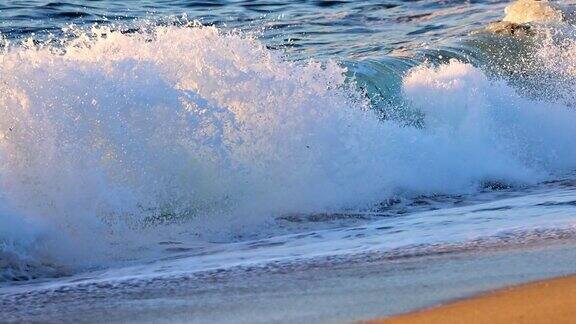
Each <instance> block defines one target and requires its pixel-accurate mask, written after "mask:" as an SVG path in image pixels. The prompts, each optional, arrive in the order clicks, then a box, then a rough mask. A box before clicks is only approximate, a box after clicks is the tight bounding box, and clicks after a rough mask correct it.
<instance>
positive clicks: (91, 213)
mask: <svg viewBox="0 0 576 324" xmlns="http://www.w3.org/2000/svg"><path fill="white" fill-rule="evenodd" d="M344 73H345V69H344V68H342V67H340V66H339V65H338V64H336V63H334V62H328V63H325V64H320V63H318V62H314V61H309V62H288V61H286V60H284V59H283V58H282V57H281V55H280V54H279V53H276V52H273V51H270V50H268V49H267V48H266V47H265V46H264V45H263V44H262V43H260V42H259V41H258V40H255V39H252V38H250V37H247V36H245V35H241V34H235V33H223V32H221V31H219V30H217V29H216V28H212V27H199V26H196V27H194V28H184V27H156V28H153V30H152V31H149V32H141V33H133V34H123V33H120V32H113V31H111V30H109V29H106V28H95V29H94V30H92V32H90V33H80V34H79V35H78V36H77V37H75V38H73V39H72V40H68V41H66V42H65V43H64V45H62V47H55V46H51V45H44V46H36V45H33V44H32V43H31V42H29V43H28V45H27V46H14V47H11V48H9V49H8V50H7V51H6V52H5V53H3V54H1V55H0V161H1V163H0V166H1V169H0V199H1V201H2V204H3V206H5V212H3V213H2V214H0V227H1V229H0V242H1V243H2V245H1V246H2V248H1V249H0V251H2V252H0V253H3V254H2V255H0V257H2V258H3V259H6V260H8V258H7V257H6V258H4V257H3V255H8V254H10V255H12V256H14V255H18V256H19V257H17V259H18V262H19V263H20V264H25V265H26V266H25V267H24V268H26V267H28V268H29V267H30V266H32V267H48V268H50V269H59V268H63V269H64V270H62V271H70V270H74V269H77V268H85V267H90V266H98V265H103V264H106V263H107V262H114V261H117V260H126V259H130V258H138V257H139V256H140V255H146V254H147V253H151V252H150V251H147V250H143V249H141V247H143V246H146V244H145V242H147V241H148V240H149V239H150V237H154V238H155V239H158V238H165V236H163V235H165V233H166V232H163V231H162V228H163V227H161V226H158V225H157V224H158V223H159V222H162V221H175V220H177V221H178V222H179V223H180V224H179V225H178V231H177V232H174V231H172V232H171V234H169V235H170V236H178V235H197V236H200V237H203V236H210V235H216V236H219V237H225V236H226V235H228V233H230V232H232V233H235V232H238V231H250V230H251V228H253V227H254V226H257V225H258V224H263V223H266V222H267V221H268V220H270V219H271V218H272V217H274V216H278V215H282V214H286V213H311V212H324V211H330V210H338V209H341V208H353V207H365V206H367V205H369V204H371V203H375V202H378V201H379V200H381V199H384V198H386V197H388V196H390V195H392V194H406V195H411V194H430V193H461V192H472V191H474V190H476V189H477V188H478V186H479V185H480V184H481V183H482V182H483V181H502V182H511V183H533V182H536V181H539V180H543V179H546V178H547V177H549V176H550V175H552V174H557V173H561V172H564V171H569V170H573V169H574V167H575V166H576V148H575V146H574V145H573V143H572V141H573V139H574V138H575V136H576V127H574V125H575V124H576V112H574V111H573V110H571V109H569V108H568V107H566V106H565V105H561V104H556V103H550V102H544V101H541V102H538V101H530V100H528V99H525V98H523V97H521V96H520V95H518V94H517V93H516V92H515V91H514V89H512V88H511V87H510V86H508V85H506V84H505V83H504V82H499V81H492V80H489V79H488V78H487V77H486V76H485V75H484V74H483V73H482V71H481V70H479V69H477V68H474V67H472V66H471V65H468V64H464V63H460V62H457V61H452V62H450V63H449V64H447V65H443V66H440V67H437V68H435V67H430V66H422V67H419V68H417V69H415V70H413V71H411V72H410V73H409V74H408V75H407V76H406V77H405V79H404V82H403V95H404V97H405V99H406V102H408V103H410V104H411V105H413V106H414V108H416V109H419V110H420V111H422V112H423V113H424V116H425V117H424V121H425V123H424V127H423V128H414V127H406V126H404V125H403V124H401V123H398V122H397V121H383V120H380V119H379V118H378V117H377V114H375V113H374V112H372V111H371V110H370V109H369V102H368V101H367V100H366V99H365V98H364V96H363V95H362V94H361V93H360V91H357V90H356V89H355V88H354V86H353V84H350V83H348V82H347V81H346V78H345V76H344ZM159 233H160V234H159ZM162 233H164V234H162ZM178 233H185V234H178ZM166 235H168V234H166ZM166 237H167V236H166ZM127 251H130V252H129V253H128V252H127ZM12 259H13V258H11V259H10V260H12ZM29 260H33V261H29ZM11 264H14V262H11ZM6 268H11V269H12V270H14V268H15V266H8V267H6ZM20 268H22V267H20ZM12 270H11V271H12Z"/></svg>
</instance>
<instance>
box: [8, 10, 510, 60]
mask: <svg viewBox="0 0 576 324" xmlns="http://www.w3.org/2000/svg"><path fill="white" fill-rule="evenodd" d="M506 3H507V1H430V0H421V1H259V0H256V1H136V0H129V1H100V0H96V1H35V0H33V1H14V0H6V1H3V2H2V3H1V4H0V32H1V33H2V34H4V35H5V36H6V37H8V38H20V37H27V36H29V35H31V34H33V33H35V34H37V35H38V34H45V33H47V32H51V33H56V34H57V33H58V32H59V31H60V29H61V28H62V27H63V26H66V25H68V24H78V25H92V24H114V25H118V26H124V28H130V27H134V23H133V21H134V20H142V19H151V20H154V21H156V20H157V21H165V22H170V21H171V20H172V22H173V19H170V18H169V17H182V16H186V17H187V19H188V20H199V21H201V22H202V23H204V24H213V25H216V26H219V27H223V28H226V29H227V28H238V29H241V30H244V31H251V32H257V33H260V32H262V34H263V36H262V38H263V39H265V40H266V43H267V44H269V46H271V47H275V48H284V49H286V50H287V51H288V52H289V53H290V55H291V56H293V57H295V58H309V57H313V58H337V59H358V58H378V57H381V56H383V55H387V54H389V53H403V52H405V51H409V50H412V49H415V48H422V47H427V46H429V47H435V46H437V45H438V44H439V43H441V42H444V41H448V40H455V39H457V38H459V37H462V36H465V35H467V34H468V33H469V32H470V31H471V30H474V29H479V28H482V27H484V26H486V24H487V23H488V22H491V21H494V20H497V19H499V18H500V17H501V16H502V11H503V8H504V6H505V5H506Z"/></svg>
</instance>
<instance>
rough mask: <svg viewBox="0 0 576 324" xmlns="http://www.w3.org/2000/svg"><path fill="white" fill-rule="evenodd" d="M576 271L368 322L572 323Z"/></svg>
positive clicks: (575, 295)
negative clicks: (575, 272)
mask: <svg viewBox="0 0 576 324" xmlns="http://www.w3.org/2000/svg"><path fill="white" fill-rule="evenodd" d="M574 318H576V274H572V275H567V276H561V277H556V278H551V279H545V280H538V281H533V282H529V283H525V284H518V285H512V286H508V287H504V288H500V289H496V290H494V291H491V292H487V293H481V294H479V295H476V296H472V297H470V298H467V299H462V300H456V301H454V302H450V303H446V304H441V305H438V306H434V307H431V308H425V309H421V310H417V311H414V312H410V313H406V314H400V315H395V316H390V317H384V318H380V319H373V320H367V321H361V323H367V324H403V323H410V324H418V323H426V324H435V323H443V324H444V323H445V324H450V323H474V324H484V323H559V324H562V323H573V320H574Z"/></svg>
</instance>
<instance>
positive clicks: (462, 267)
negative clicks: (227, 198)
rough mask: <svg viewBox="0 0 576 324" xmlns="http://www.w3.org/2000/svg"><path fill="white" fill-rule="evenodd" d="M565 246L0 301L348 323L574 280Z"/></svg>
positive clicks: (46, 309) (34, 316) (1, 298)
mask: <svg viewBox="0 0 576 324" xmlns="http://www.w3.org/2000/svg"><path fill="white" fill-rule="evenodd" d="M575 246H576V242H564V243H563V244H558V245H555V244H553V245H546V246H532V247H524V248H520V247H516V248H514V249H504V250H496V251H468V252H463V253H454V254H452V253H450V254H444V255H436V256H430V257H422V258H420V257H417V258H411V259H400V260H378V261H374V260H370V259H367V260H365V262H352V263H334V264H323V265H322V266H320V267H312V268H310V267H306V268H300V269H298V268H290V267H288V268H284V269H276V270H275V271H272V272H260V271H256V272H254V271H246V272H244V271H240V272H229V273H220V274H215V275H214V276H212V275H207V276H203V277H190V276H187V275H186V274H183V275H182V276H178V277H174V278H156V279H153V278H151V279H145V278H140V279H130V280H127V281H124V282H118V281H98V282H94V283H82V282H76V283H75V284H72V285H58V284H56V283H54V282H52V283H47V285H45V286H44V288H43V289H39V290H36V289H32V288H33V287H30V286H28V285H24V286H20V287H18V288H17V287H13V288H14V289H10V288H9V287H4V288H0V305H3V306H2V307H3V309H4V315H5V319H6V320H9V321H24V322H34V321H48V322H60V321H68V322H69V321H78V322H95V323H127V322H128V323H130V322H150V321H156V322H176V323H180V322H185V323H206V322H218V323H270V322H275V323H294V322H339V323H340V322H354V321H357V320H358V319H371V318H373V319H378V318H385V317H386V316H392V315H395V314H404V313H407V312H411V311H414V310H418V309H424V308H428V307H433V306H435V305H439V304H443V303H449V302H451V301H455V300H461V299H462V298H467V297H469V296H474V295H477V294H481V293H484V292H490V291H494V290H495V289H500V288H501V287H506V286H510V285H516V284H522V283H526V282H530V281H535V280H543V279H547V278H553V277H559V276H566V275H571V274H574V273H576V264H574V261H573V260H574V259H575V258H576V249H574V247H575ZM76 279H79V278H76ZM74 281H76V280H74Z"/></svg>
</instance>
